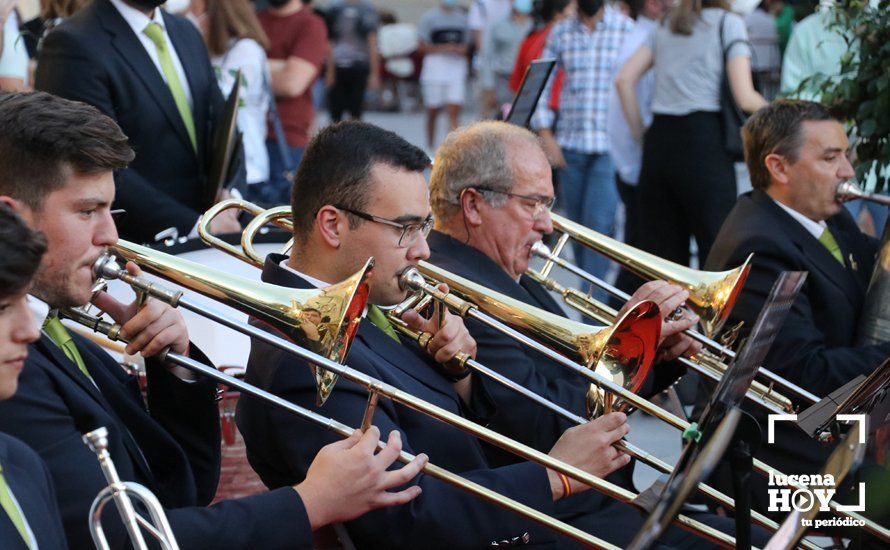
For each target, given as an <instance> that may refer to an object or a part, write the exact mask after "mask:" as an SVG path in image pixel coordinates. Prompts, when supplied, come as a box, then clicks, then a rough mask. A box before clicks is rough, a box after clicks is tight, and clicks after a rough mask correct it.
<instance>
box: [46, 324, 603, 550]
mask: <svg viewBox="0 0 890 550" xmlns="http://www.w3.org/2000/svg"><path fill="white" fill-rule="evenodd" d="M61 313H62V315H63V316H64V317H67V318H68V319H71V320H73V321H75V322H77V323H80V324H81V325H83V326H85V327H88V328H90V329H92V330H93V331H95V332H97V333H99V334H103V335H105V336H106V337H108V338H109V339H111V340H112V341H121V342H125V340H123V339H122V338H121V337H120V326H119V325H116V324H112V323H109V322H106V321H103V320H102V319H100V318H98V317H95V316H93V315H90V314H88V313H85V312H83V311H80V310H77V309H70V310H63V311H62V312H61ZM217 315H218V314H217ZM219 317H222V316H221V315H219ZM232 323H235V321H233V322H232ZM224 324H225V323H224ZM307 353H311V352H307ZM316 357H317V358H319V359H320V358H321V356H316ZM160 359H161V360H163V361H168V362H171V363H175V364H177V365H179V366H181V367H184V368H186V369H189V370H190V371H192V372H194V373H197V374H200V375H201V376H206V377H207V378H210V379H211V380H215V381H216V382H218V383H220V384H225V385H226V386H228V387H230V388H234V389H236V390H238V391H240V392H241V393H243V394H245V395H250V396H252V397H256V398H257V399H260V400H262V401H264V402H266V403H268V404H270V405H272V406H275V407H278V408H280V409H283V410H285V411H287V412H289V413H292V414H294V415H296V416H298V417H300V418H302V419H303V420H306V421H307V422H310V423H312V424H315V425H316V426H319V427H321V428H324V429H326V430H328V431H330V432H333V433H335V434H337V435H339V436H341V437H343V438H348V437H349V436H351V435H352V433H353V432H354V431H355V430H354V429H353V428H350V427H349V426H347V425H346V424H343V423H341V422H338V421H336V420H334V419H333V418H329V417H326V416H323V415H320V414H318V413H316V412H313V411H310V410H309V409H306V408H303V407H301V406H299V405H296V404H294V403H291V402H290V401H287V400H285V399H282V398H281V397H278V396H277V395H275V394H272V393H269V392H267V391H265V390H263V389H261V388H258V387H256V386H254V385H252V384H248V383H247V382H244V381H242V380H239V379H238V378H235V377H233V376H230V375H228V374H226V373H224V372H221V371H218V370H216V369H215V368H213V367H211V366H209V365H205V364H203V363H200V362H198V361H195V360H194V359H192V358H190V357H186V356H184V355H180V354H178V353H173V352H171V351H169V350H166V351H164V352H162V354H161V355H160ZM371 391H374V390H373V389H372V390H371ZM384 447H386V443H385V442H383V441H380V442H378V443H377V448H378V450H380V449H383V448H384ZM398 460H399V462H401V463H403V464H408V463H409V462H411V461H412V460H414V455H412V454H410V453H407V452H405V451H402V452H401V453H400V454H399V458H398ZM423 473H425V474H427V475H430V476H432V477H434V478H436V479H439V480H441V481H444V482H445V483H448V484H450V485H453V486H455V487H457V488H458V489H462V490H464V491H467V492H469V493H471V494H474V495H476V496H479V497H481V498H483V499H485V500H487V501H488V502H491V503H493V504H496V505H498V506H501V507H503V508H505V509H507V510H510V511H512V512H515V513H517V514H519V515H521V516H523V517H526V518H528V519H530V520H533V521H536V522H538V523H540V524H542V525H544V526H546V527H549V528H551V529H553V530H554V531H556V532H558V533H561V534H563V535H566V536H568V537H571V538H573V539H574V540H577V541H578V542H581V543H584V544H586V545H588V546H590V547H593V548H603V549H608V550H618V549H617V547H615V546H613V545H611V544H609V543H607V542H605V541H603V540H600V539H598V538H596V537H594V536H593V535H590V534H588V533H585V532H584V531H581V530H579V529H577V528H575V527H572V526H571V525H568V524H567V523H564V522H562V521H559V520H557V519H554V518H553V517H551V516H548V515H546V514H543V513H541V512H539V511H537V510H535V509H534V508H531V507H529V506H526V505H525V504H522V503H520V502H517V501H515V500H513V499H510V498H508V497H505V496H503V495H501V494H499V493H497V492H495V491H492V490H491V489H489V488H487V487H484V486H482V485H479V484H478V483H475V482H473V481H470V480H468V479H465V478H463V477H461V476H458V475H457V474H454V473H452V472H450V471H448V470H445V469H444V468H440V467H439V466H436V465H434V464H431V463H427V465H426V466H425V467H424V469H423ZM159 506H160V505H159ZM91 515H92V514H91ZM94 537H95V535H94ZM174 544H175V542H174ZM99 548H108V546H107V544H106V545H105V546H104V547H102V546H100V547H99ZM137 548H139V547H138V546H137ZM141 548H145V546H144V543H143V545H142V547H141ZM175 548H176V547H175V546H173V547H170V548H169V549H168V550H175Z"/></svg>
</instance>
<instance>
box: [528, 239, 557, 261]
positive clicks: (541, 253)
mask: <svg viewBox="0 0 890 550" xmlns="http://www.w3.org/2000/svg"><path fill="white" fill-rule="evenodd" d="M532 254H534V255H535V256H538V257H539V258H544V259H547V258H549V257H550V256H551V254H552V252H551V251H550V247H549V246H547V245H546V244H544V241H538V242H536V243H535V244H533V245H532Z"/></svg>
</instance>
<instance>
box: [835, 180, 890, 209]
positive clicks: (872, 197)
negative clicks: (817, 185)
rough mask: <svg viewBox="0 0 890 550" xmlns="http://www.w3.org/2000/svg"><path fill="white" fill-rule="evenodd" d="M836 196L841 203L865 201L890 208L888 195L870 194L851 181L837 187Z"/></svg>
mask: <svg viewBox="0 0 890 550" xmlns="http://www.w3.org/2000/svg"><path fill="white" fill-rule="evenodd" d="M834 195H835V197H837V200H838V201H840V202H846V201H852V200H856V199H863V200H867V201H871V202H875V203H878V204H882V205H884V206H890V197H888V196H886V195H879V194H878V193H869V192H867V191H865V190H864V189H862V188H861V187H859V186H858V185H857V184H856V183H855V182H853V181H849V180H848V181H844V182H841V183H839V184H838V185H837V189H836V190H835V192H834Z"/></svg>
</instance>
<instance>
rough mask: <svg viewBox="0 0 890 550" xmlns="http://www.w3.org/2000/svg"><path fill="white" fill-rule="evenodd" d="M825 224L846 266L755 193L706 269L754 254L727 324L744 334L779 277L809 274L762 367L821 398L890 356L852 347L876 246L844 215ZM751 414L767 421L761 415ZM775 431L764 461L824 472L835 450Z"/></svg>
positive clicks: (760, 492) (786, 469)
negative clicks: (789, 273) (741, 323)
mask: <svg viewBox="0 0 890 550" xmlns="http://www.w3.org/2000/svg"><path fill="white" fill-rule="evenodd" d="M826 223H827V225H828V227H829V229H830V230H831V233H832V235H834V237H835V240H836V241H837V242H838V244H839V245H840V247H841V251H842V253H843V258H844V265H843V266H841V265H840V263H839V262H838V261H837V260H836V259H835V258H834V257H833V256H832V255H831V253H830V252H828V250H827V249H826V248H825V247H824V246H823V245H822V244H821V243H820V242H819V241H818V239H816V238H815V237H814V236H813V235H812V234H810V233H809V232H807V230H806V229H804V227H803V226H802V225H801V224H800V223H799V222H798V221H797V220H795V219H794V218H792V217H791V216H790V215H788V213H787V212H785V211H784V210H783V209H782V208H781V207H779V206H778V205H777V204H776V203H775V202H774V201H773V200H772V198H770V197H769V195H767V194H766V193H764V192H763V191H759V190H754V191H751V192H749V193H746V194H744V195H742V196H740V197H739V199H738V201H737V202H736V205H735V207H734V208H733V210H732V211H731V212H730V214H729V216H728V217H727V219H726V222H725V223H724V224H723V227H722V228H721V230H720V233H719V234H718V235H717V239H716V241H715V242H714V246H713V247H712V248H711V252H710V254H709V256H708V259H707V262H706V264H705V268H706V269H709V270H724V269H729V268H731V267H737V266H738V265H740V264H741V263H742V262H743V261H744V260H745V258H746V257H747V256H748V254H750V253H752V252H753V253H754V259H753V261H752V264H751V272H750V274H749V275H748V278H747V280H746V281H745V286H744V288H743V289H742V292H741V293H740V294H739V298H738V300H737V302H736V305H735V308H734V309H733V311H732V315H731V318H730V323H735V322H738V321H744V322H745V325H744V326H745V327H746V328H747V330H750V328H751V327H752V326H753V324H754V321H755V320H756V318H757V315H758V314H759V312H760V309H761V308H762V307H763V304H764V301H765V299H766V297H767V295H768V294H769V291H770V289H771V288H772V285H773V283H774V282H775V281H776V278H777V277H778V275H779V273H780V272H781V271H806V272H808V275H807V279H806V282H805V283H804V286H803V288H802V290H801V292H800V294H799V295H798V296H797V299H796V300H795V301H794V304H793V306H792V308H791V311H790V312H789V313H788V317H787V318H786V320H785V323H784V324H783V325H782V328H781V329H780V330H779V334H778V336H777V337H776V340H775V342H774V343H773V346H772V348H771V349H770V351H769V354H768V355H767V358H766V360H765V361H764V366H765V367H766V368H769V369H770V370H772V371H773V372H775V373H777V374H779V375H781V376H783V377H784V378H787V379H788V380H790V381H792V382H794V383H796V384H798V385H799V386H801V387H803V388H804V389H806V390H808V391H810V392H812V393H814V394H816V395H818V396H820V397H821V396H825V395H827V394H828V393H830V392H831V391H833V390H835V389H837V388H839V387H840V386H842V385H843V384H845V383H846V382H849V381H850V380H851V379H853V378H855V377H856V376H857V375H859V374H868V373H870V372H871V371H872V370H873V369H874V368H875V367H877V366H878V365H879V364H880V363H882V362H883V361H884V360H885V359H886V358H887V357H888V356H890V342H887V343H883V344H879V345H874V346H856V345H855V333H856V327H857V325H858V321H859V316H860V314H861V312H862V306H863V301H864V298H865V291H866V288H867V286H868V280H869V277H870V276H871V272H872V268H873V266H874V259H875V253H876V251H877V241H875V240H874V239H872V238H870V237H868V236H866V235H864V234H863V233H862V232H861V231H859V228H858V227H857V226H856V223H855V222H854V220H853V218H852V217H851V216H850V214H849V213H847V211H846V210H845V209H842V210H841V213H840V214H838V215H836V216H834V217H832V218H829V219H828V220H827V221H826ZM746 332H747V331H746V330H743V332H742V335H744V334H745V333H746ZM751 410H752V412H754V413H755V415H756V416H759V417H760V418H761V420H764V419H765V415H764V414H763V412H762V410H760V409H751ZM764 426H765V424H764ZM776 430H777V431H776V437H775V440H776V442H775V443H774V444H772V445H769V444H766V443H765V442H764V444H763V445H762V447H761V450H760V453H759V454H758V456H759V457H760V458H761V459H762V460H763V461H765V462H766V463H767V464H769V465H771V466H773V467H775V468H778V469H779V470H780V471H782V472H783V473H786V474H788V473H793V474H800V473H815V472H818V471H820V469H821V467H822V465H823V464H824V462H825V460H826V459H827V457H828V454H829V453H830V451H831V447H826V446H824V445H820V444H818V443H816V442H815V441H814V440H813V439H811V438H810V437H809V436H807V435H806V434H804V433H803V432H802V431H800V430H798V429H797V428H796V427H794V426H793V425H792V424H789V423H777V424H776ZM754 479H755V485H756V486H757V487H758V489H757V490H756V491H755V494H756V495H757V496H758V499H760V504H761V506H762V507H763V508H765V507H766V504H767V502H766V493H765V489H766V486H765V484H764V483H763V480H760V479H757V476H755V478H754Z"/></svg>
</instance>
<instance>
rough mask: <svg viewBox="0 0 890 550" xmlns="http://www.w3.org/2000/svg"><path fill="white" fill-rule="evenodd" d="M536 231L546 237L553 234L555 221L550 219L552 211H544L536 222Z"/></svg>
mask: <svg viewBox="0 0 890 550" xmlns="http://www.w3.org/2000/svg"><path fill="white" fill-rule="evenodd" d="M534 229H535V231H539V232H540V233H543V234H544V235H549V234H551V233H553V219H552V218H551V217H550V210H544V213H543V214H541V217H539V218H538V219H537V220H535V225H534Z"/></svg>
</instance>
